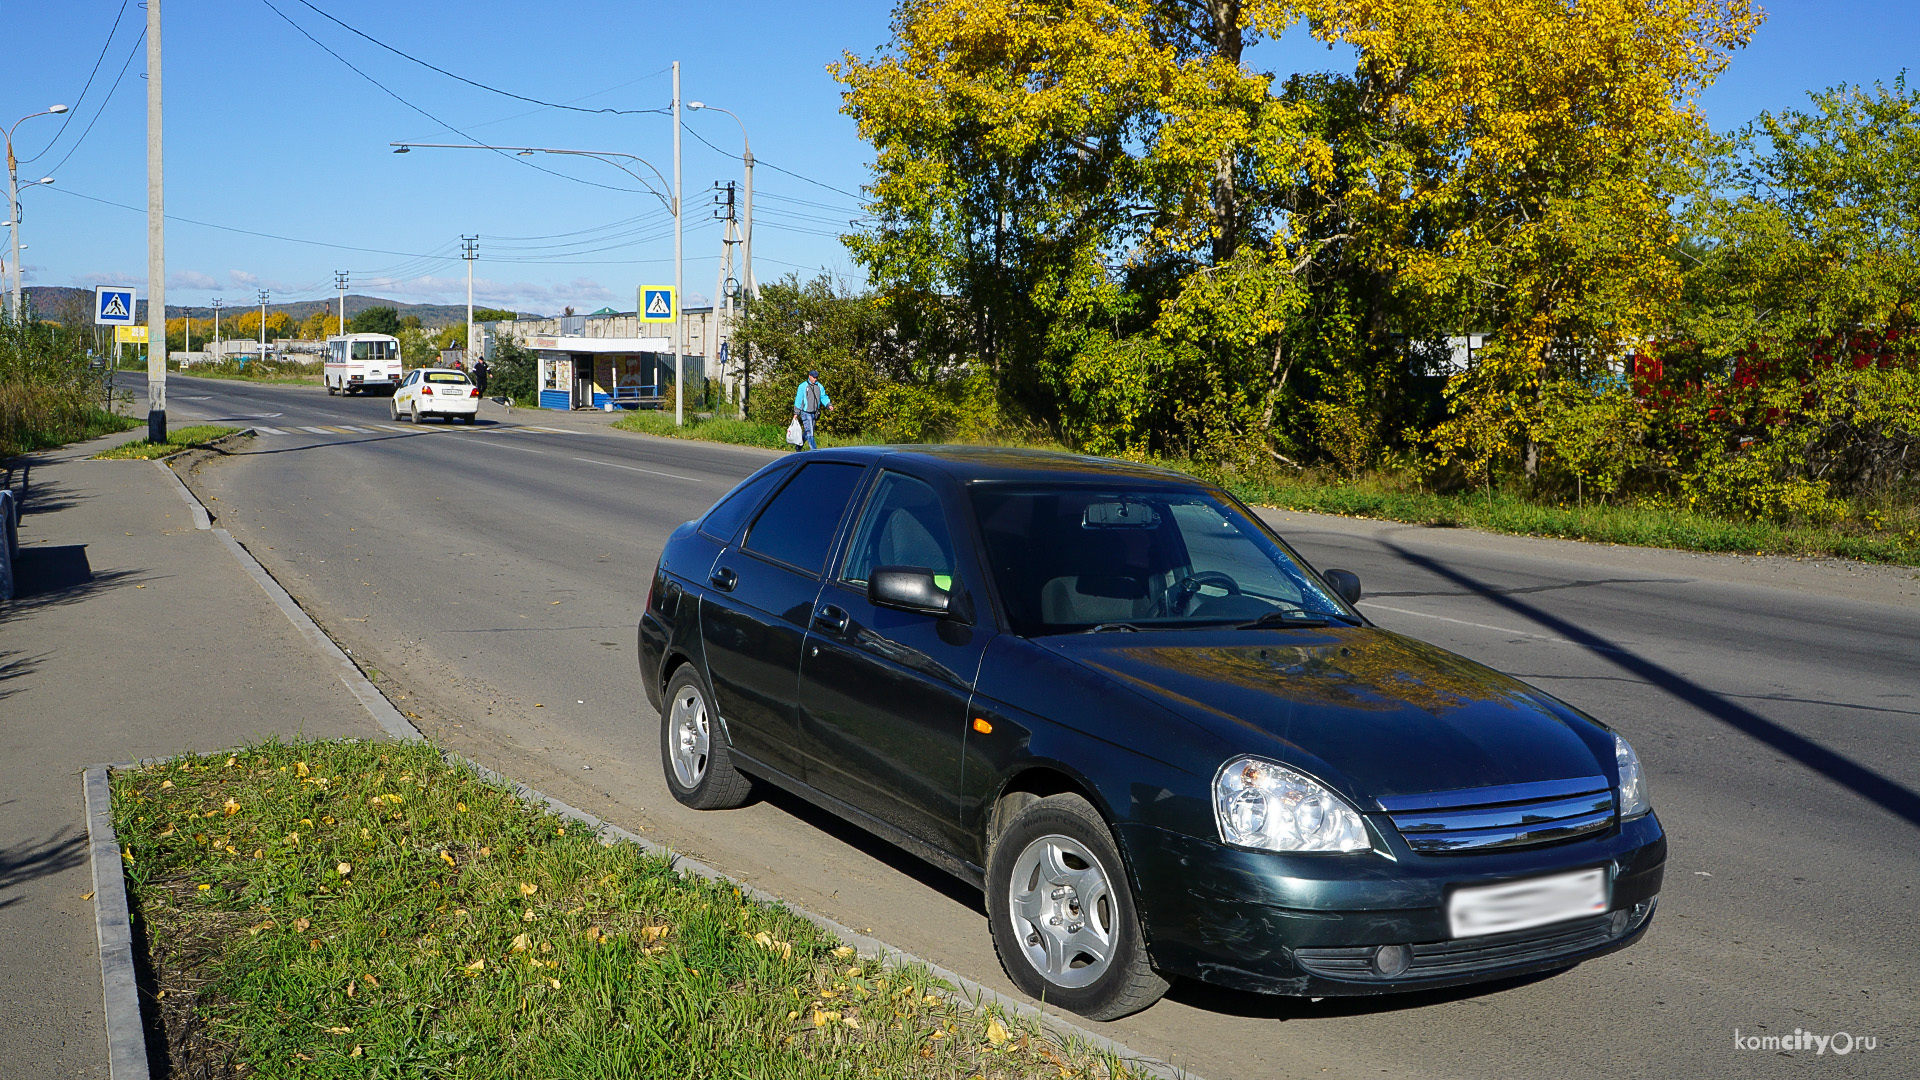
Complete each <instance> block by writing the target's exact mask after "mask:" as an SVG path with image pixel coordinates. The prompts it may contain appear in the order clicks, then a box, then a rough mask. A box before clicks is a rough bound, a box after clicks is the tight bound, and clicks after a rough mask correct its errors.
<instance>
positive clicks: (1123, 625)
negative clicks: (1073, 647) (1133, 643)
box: [1082, 622, 1140, 634]
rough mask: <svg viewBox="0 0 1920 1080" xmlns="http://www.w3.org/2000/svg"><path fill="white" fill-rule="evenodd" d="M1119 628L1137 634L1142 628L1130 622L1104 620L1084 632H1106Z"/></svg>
mask: <svg viewBox="0 0 1920 1080" xmlns="http://www.w3.org/2000/svg"><path fill="white" fill-rule="evenodd" d="M1117 630H1124V631H1126V632H1127V633H1129V634H1137V633H1139V632H1140V628H1139V627H1137V626H1135V625H1133V624H1132V623H1130V622H1103V623H1101V624H1100V625H1098V626H1090V627H1088V628H1087V629H1086V630H1084V631H1082V632H1083V633H1088V634H1105V633H1109V632H1111V631H1117Z"/></svg>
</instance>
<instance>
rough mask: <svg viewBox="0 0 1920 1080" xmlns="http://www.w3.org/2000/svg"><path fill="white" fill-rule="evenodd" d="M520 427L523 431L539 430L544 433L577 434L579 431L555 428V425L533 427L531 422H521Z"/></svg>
mask: <svg viewBox="0 0 1920 1080" xmlns="http://www.w3.org/2000/svg"><path fill="white" fill-rule="evenodd" d="M520 427H521V429H522V430H524V431H539V432H544V433H546V434H548V435H578V434H580V433H579V432H577V431H568V430H567V429H566V428H557V427H534V426H533V425H531V424H522V425H520Z"/></svg>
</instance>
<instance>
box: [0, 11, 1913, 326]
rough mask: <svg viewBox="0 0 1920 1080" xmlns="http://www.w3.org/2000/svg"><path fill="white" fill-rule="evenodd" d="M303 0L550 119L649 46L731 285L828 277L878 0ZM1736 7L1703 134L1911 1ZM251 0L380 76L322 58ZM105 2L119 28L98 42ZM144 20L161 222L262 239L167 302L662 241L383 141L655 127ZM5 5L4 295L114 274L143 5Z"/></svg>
mask: <svg viewBox="0 0 1920 1080" xmlns="http://www.w3.org/2000/svg"><path fill="white" fill-rule="evenodd" d="M312 3H313V4H314V5H315V7H318V8H319V9H321V10H324V11H325V12H327V13H328V14H330V15H332V16H334V17H335V18H337V19H339V20H341V21H342V22H344V23H346V24H348V25H350V26H352V27H354V28H355V29H358V30H360V31H363V32H365V33H366V34H368V35H371V36H372V37H375V38H378V39H380V40H381V41H383V42H385V43H387V44H389V45H392V46H393V47H395V48H398V49H401V50H403V51H405V52H408V53H411V54H413V55H415V56H418V57H420V58H421V59H424V60H426V61H428V62H430V63H432V64H435V65H437V66H439V67H442V68H445V69H447V70H448V71H451V72H454V73H455V74H458V75H461V76H464V77H465V78H468V79H472V80H474V81H475V82H480V83H485V84H488V85H490V86H493V87H497V88H500V89H502V90H507V91H511V92H513V93H516V94H520V95H524V96H527V97H532V98H538V99H541V100H544V101H549V102H559V103H570V104H574V105H576V106H578V107H580V108H596V109H597V108H610V109H639V110H646V109H656V108H663V107H665V106H666V104H667V102H668V100H669V97H670V79H669V75H668V73H667V68H668V66H669V64H670V63H671V62H672V61H674V60H679V61H680V62H681V88H682V96H683V97H684V98H685V99H686V100H690V101H694V100H698V101H705V102H709V103H711V104H714V105H719V106H724V107H726V108H729V109H732V110H734V111H735V112H737V113H738V114H739V115H740V118H741V120H742V121H744V122H745V124H746V125H747V132H748V134H750V135H751V136H752V138H753V148H754V153H755V155H756V157H758V158H759V159H760V162H761V164H762V167H761V168H760V169H758V170H756V172H755V191H756V207H755V212H756V217H757V219H758V220H757V224H756V227H755V231H754V248H755V251H754V255H755V263H756V273H757V276H758V277H759V279H760V280H761V281H762V282H766V281H769V280H772V279H774V278H777V277H779V276H780V275H782V274H784V273H786V272H788V271H791V270H798V271H800V272H802V273H803V274H808V275H810V274H812V273H813V272H816V271H817V270H819V269H822V268H824V269H827V270H830V271H834V272H836V273H842V274H845V275H847V276H849V277H853V278H857V277H858V273H857V270H856V269H855V268H854V267H853V266H852V264H851V262H850V261H849V260H848V259H847V257H846V254H845V252H844V250H843V249H842V248H841V246H840V244H839V242H838V241H837V240H836V239H834V237H835V236H836V235H837V234H838V233H839V232H841V231H844V230H845V228H846V225H847V222H848V221H849V219H851V218H853V217H856V216H857V215H858V214H859V207H858V204H857V199H856V198H855V197H854V195H853V193H857V192H858V190H859V186H860V184H861V183H862V182H863V181H864V180H865V179H866V177H867V170H866V166H867V163H868V162H869V161H870V159H871V155H870V153H869V152H868V149H867V147H866V146H865V145H864V144H862V143H861V142H860V141H859V139H858V138H857V137H856V135H855V132H854V128H853V124H852V122H851V121H850V120H849V119H847V118H846V117H845V116H843V115H841V114H840V112H839V106H840V98H839V87H838V86H837V84H835V83H834V82H833V80H832V78H831V77H830V76H829V75H828V74H827V71H826V67H827V65H828V64H830V63H831V62H833V61H834V60H836V59H838V57H839V56H840V54H841V53H842V52H843V51H846V50H851V51H853V52H855V53H857V54H860V55H870V54H871V53H873V52H874V51H875V50H876V49H878V48H879V47H880V46H881V45H883V44H884V43H885V40H886V37H887V30H888V26H887V23H888V17H889V14H890V11H891V5H890V4H888V3H884V2H878V0H841V2H836V3H831V4H793V3H785V4H773V3H762V2H758V0H735V2H733V3H729V4H724V5H722V4H710V5H697V6H679V5H674V6H668V5H661V4H653V3H632V2H628V3H618V2H602V0H577V2H571V3H567V4H555V5H529V4H510V3H504V2H499V0H466V2H462V3H452V2H447V0H412V2H400V3H391V2H389V3H384V4H382V3H374V2H371V0H312ZM270 5H271V6H270ZM1765 7H1766V10H1767V12H1768V16H1769V17H1768V20H1767V22H1766V24H1765V25H1763V26H1762V27H1761V29H1760V32H1759V34H1758V35H1757V36H1756V38H1755V41H1754V43H1753V45H1752V46H1751V47H1749V48H1748V49H1746V50H1744V51H1743V52H1741V53H1739V54H1737V55H1736V56H1735V57H1734V60H1733V64H1732V66H1731V67H1730V68H1729V70H1728V72H1727V73H1726V75H1724V76H1723V77H1722V79H1721V80H1720V82H1719V83H1718V84H1717V85H1716V86H1714V87H1713V88H1712V89H1711V90H1709V91H1708V93H1707V94H1706V95H1705V98H1704V99H1703V106H1704V108H1705V110H1706V113H1707V115H1708V118H1709V119H1710V120H1711V121H1712V123H1713V125H1714V126H1715V127H1716V128H1719V129H1723V130H1724V129H1728V128H1732V127H1736V126H1738V125H1739V124H1741V123H1744V122H1745V121H1747V120H1749V119H1751V118H1752V117H1753V116H1754V115H1755V114H1756V113H1758V112H1760V111H1761V110H1763V109H1780V108H1787V107H1794V106H1796V105H1800V104H1802V103H1804V102H1805V100H1806V94H1807V92H1808V91H1810V90H1815V89H1819V88H1823V87H1826V86H1830V85H1833V84H1835V83H1839V82H1872V81H1874V80H1876V79H1880V80H1891V79H1892V78H1893V77H1894V76H1895V75H1896V74H1898V73H1899V71H1900V70H1901V69H1902V67H1903V65H1905V64H1907V63H1910V62H1911V58H1912V57H1914V56H1916V55H1920V15H1917V14H1916V10H1915V8H1914V7H1913V6H1912V5H1911V3H1910V2H1908V3H1902V2H1897V0H1827V2H1813V0H1791V2H1789V0H1777V2H1775V3H1771V4H1767V5H1765ZM275 8H277V9H278V10H279V11H280V12H284V13H285V15H286V16H287V18H290V19H291V20H292V21H293V22H294V23H297V24H299V25H300V27H302V28H304V29H305V30H306V32H307V33H310V34H312V35H313V36H314V37H315V38H318V39H319V40H320V41H321V42H323V43H324V44H325V45H326V46H328V47H330V48H331V49H332V50H333V51H334V52H337V53H338V54H339V55H340V56H341V57H344V58H345V60H346V61H347V62H350V63H351V64H353V65H354V66H355V67H358V68H359V69H360V70H361V71H362V72H365V73H366V75H369V76H372V77H373V78H374V79H376V80H378V81H379V82H380V83H382V84H384V85H385V87H386V88H387V89H388V90H391V91H392V92H393V93H392V94H389V93H387V92H386V91H383V90H382V89H380V88H379V87H376V86H374V85H373V84H372V83H370V82H369V81H368V80H367V79H366V78H364V77H362V75H360V74H356V73H355V72H354V71H353V70H352V69H350V68H349V67H348V66H346V64H344V63H343V62H342V61H341V60H340V59H336V58H335V57H333V56H330V55H328V53H327V52H325V51H323V50H322V49H321V48H320V47H319V46H318V45H316V44H314V42H312V41H310V40H308V39H307V38H306V37H304V36H302V34H301V32H300V30H297V29H295V27H294V26H291V25H289V24H288V22H287V21H286V20H285V19H283V18H282V17H281V15H279V14H276V13H275V10H274V9H275ZM116 15H119V16H120V25H119V29H118V32H117V33H115V34H114V35H113V36H112V38H111V39H110V40H109V37H108V32H109V30H110V29H111V28H112V27H113V26H114V23H115V18H116ZM165 16H166V25H165V45H166V49H167V57H166V69H165V89H166V95H167V132H166V137H167V211H168V213H169V214H170V215H172V216H173V217H174V218H176V219H180V218H185V219H192V222H201V223H209V224H212V225H222V226H226V227H228V228H229V229H239V230H252V231H253V232H258V233H270V234H274V235H275V236H277V237H283V238H287V239H270V238H267V237H262V236H254V235H247V234H245V233H240V232H231V231H223V230H221V229H217V228H211V227H208V224H195V223H192V222H189V221H185V220H171V221H170V222H169V223H168V226H167V266H168V293H167V299H168V301H169V303H171V304H204V303H206V302H207V301H208V300H209V299H210V298H212V297H215V296H219V297H222V298H224V299H225V301H226V302H227V303H228V304H230V305H240V304H249V303H251V302H252V301H253V299H254V297H255V296H256V294H257V290H259V289H262V288H265V289H269V290H271V291H272V293H273V298H274V300H275V302H285V301H292V300H310V299H321V298H324V297H328V296H331V295H332V293H333V272H334V271H335V270H348V271H350V272H351V273H352V276H353V277H352V280H353V286H352V287H353V291H355V292H361V293H372V294H377V295H382V296H387V297H391V298H394V299H399V300H407V301H413V302H429V303H452V302H460V301H463V300H464V298H465V278H464V273H465V268H464V266H463V265H462V263H461V261H460V258H459V237H460V236H461V235H462V234H475V233H477V234H479V235H480V238H481V239H480V261H479V262H478V263H477V264H476V266H475V282H476V286H475V294H476V300H477V301H478V302H480V303H483V304H488V305H494V306H503V307H515V308H519V309H521V310H529V311H541V312H557V311H559V310H560V309H561V308H562V307H563V306H567V305H571V306H573V307H575V308H576V309H578V310H582V311H586V310H592V309H595V308H598V307H601V306H603V305H611V306H613V307H616V308H629V309H630V308H631V306H632V303H633V290H634V287H635V286H636V285H639V284H642V283H649V284H651V283H664V282H670V281H671V279H672V255H673V243H672V235H671V230H670V222H669V221H668V219H667V218H666V215H665V213H664V211H663V209H662V207H661V205H660V203H659V202H658V200H656V199H655V198H653V197H652V196H650V195H647V194H645V193H644V192H639V191H621V190H609V189H608V188H607V187H598V186H593V185H594V184H601V185H611V186H612V187H614V188H621V187H625V188H636V187H637V185H636V184H634V182H633V181H632V180H631V179H630V178H629V177H627V176H625V175H624V174H622V173H620V172H618V171H616V170H614V169H613V168H611V167H610V166H607V165H604V164H601V163H599V162H595V161H581V160H572V161H570V160H568V159H560V158H554V157H550V156H543V157H538V158H519V157H505V156H500V155H495V154H490V153H486V152H484V151H462V150H417V151H414V152H412V153H409V154H404V155H396V154H393V153H392V152H391V151H390V148H389V147H388V145H387V144H388V143H389V142H392V141H395V140H418V141H424V142H467V141H470V140H469V138H468V136H471V137H472V139H473V140H478V141H485V142H490V143H493V144H495V145H528V146H551V147H563V148H577V149H586V150H610V151H620V152H624V153H631V154H638V155H640V156H642V157H644V158H646V159H647V160H648V161H650V162H652V163H653V164H654V165H656V166H658V167H659V169H660V170H661V171H662V172H669V171H670V168H671V163H672V125H671V122H670V121H669V119H668V118H667V117H665V116H662V115H658V114H651V113H643V114H639V115H615V114H589V113H579V112H570V111H565V110H558V109H551V108H541V107H539V106H537V105H533V104H529V103H527V102H524V101H517V100H514V99H512V98H509V97H504V96H501V95H497V94H493V93H489V92H487V91H484V90H481V89H476V88H474V87H472V86H468V85H464V84H462V83H459V82H457V81H455V80H453V79H450V78H448V77H447V76H445V75H441V74H437V73H435V72H432V71H429V70H427V69H425V68H423V67H420V66H418V65H415V64H413V63H411V62H409V61H407V60H404V59H402V58H400V57H398V56H395V55H394V54H392V53H390V52H386V51H383V50H382V49H380V48H379V47H378V46H377V45H374V44H371V43H369V42H367V41H365V40H363V39H361V38H358V37H355V36H354V35H353V34H352V33H350V32H349V31H347V30H345V29H342V28H341V27H340V26H338V25H336V24H333V23H331V22H328V21H327V20H326V19H325V18H324V17H323V16H321V15H319V14H317V13H316V12H315V11H314V9H313V8H310V7H307V6H305V4H304V3H303V0H203V2H199V3H191V2H186V0H167V6H166V8H165ZM8 17H9V27H8V38H9V46H10V47H9V53H10V56H9V71H8V76H7V78H6V80H5V82H4V84H0V123H6V124H11V123H12V121H13V120H14V119H15V118H17V117H20V116H22V115H24V114H26V113H29V112H33V111H36V110H38V109H43V108H45V107H46V106H47V105H49V104H52V103H54V102H62V103H66V104H69V105H74V106H75V108H74V110H73V111H72V112H70V113H69V114H67V116H66V117H39V118H35V119H32V120H28V121H27V122H25V123H24V124H21V125H20V126H19V128H18V130H17V133H16V136H15V148H16V151H17V152H18V154H19V156H20V158H21V161H22V164H21V167H20V175H21V179H22V182H23V184H24V183H25V182H27V181H29V180H33V179H37V178H39V177H41V176H45V175H48V174H49V172H51V173H52V175H53V176H54V177H55V178H56V181H57V182H56V184H55V185H54V187H53V188H52V189H36V190H31V191H26V192H23V195H22V202H23V204H24V205H25V208H26V209H25V213H24V215H23V217H24V231H23V233H22V239H23V241H24V242H25V243H26V244H28V245H29V250H27V251H26V252H24V253H23V254H24V258H23V259H22V262H23V263H24V264H25V266H26V268H27V278H28V284H45V285H82V286H90V285H93V284H96V283H136V284H137V283H143V282H144V281H145V279H146V231H145V218H144V214H143V213H138V212H134V211H130V210H127V209H123V208H120V207H116V206H111V205H105V204H103V203H102V202H97V201H91V200H89V199H86V198H81V197H80V196H91V197H92V199H95V200H106V201H107V202H110V203H121V204H125V205H126V206H131V207H136V208H142V207H144V205H145V199H146V180H145V175H146V170H145V157H144V155H145V142H144V139H145V92H146V84H145V82H144V81H143V79H142V75H141V73H142V72H143V71H144V69H145V64H144V50H141V51H139V52H136V51H135V44H136V41H137V39H138V36H139V34H140V31H141V29H142V28H143V26H144V20H145V11H144V9H143V8H141V6H140V5H139V3H138V0H126V2H125V3H124V4H123V3H122V0H67V2H64V3H60V4H32V5H26V4H19V5H12V7H11V10H9V12H8ZM1297 38H1298V40H1294V39H1289V40H1287V41H1283V42H1281V43H1278V44H1274V45H1269V46H1264V47H1262V48H1261V49H1260V50H1258V51H1257V53H1256V54H1255V56H1256V58H1257V59H1258V61H1259V62H1260V63H1262V64H1267V65H1271V66H1273V67H1274V68H1276V69H1279V70H1282V71H1285V70H1293V69H1309V68H1325V67H1328V66H1330V65H1331V64H1333V63H1335V62H1336V61H1335V59H1334V58H1333V57H1331V56H1330V55H1329V54H1328V52H1327V50H1326V49H1325V47H1324V46H1317V45H1315V44H1314V43H1312V42H1311V41H1310V40H1307V39H1305V35H1304V34H1301V35H1297ZM103 45H104V46H105V48H104V49H103ZM129 59H130V60H131V62H130V63H129ZM96 60H98V61H99V68H98V72H97V73H95V74H94V75H93V76H92V84H91V86H90V87H88V88H87V89H86V92H85V96H84V98H82V95H81V91H82V87H83V85H86V84H87V82H88V77H89V73H90V72H92V71H93V70H94V66H95V63H96ZM123 65H124V71H125V74H124V76H122V75H121V72H122V70H123ZM116 78H118V80H119V85H118V88H117V89H115V90H114V91H113V93H112V96H111V98H109V97H108V94H107V92H108V89H109V88H110V87H112V86H113V85H114V82H115V80H116ZM393 95H398V98H396V97H395V96H393ZM399 99H404V102H403V101H402V100H399ZM430 117H431V118H430ZM687 124H688V134H687V136H686V138H685V140H684V144H683V149H684V166H683V175H684V183H685V190H686V204H687V218H686V220H687V225H686V231H685V234H686V289H687V293H688V294H689V295H688V299H689V302H699V301H700V300H702V299H703V298H705V297H706V296H708V295H710V294H711V293H712V292H713V287H714V275H715V272H716V269H717V266H718V260H717V255H718V252H719V248H720V232H719V227H718V224H717V223H716V222H714V221H713V220H712V218H711V217H710V216H709V214H708V213H707V211H708V209H709V208H710V207H709V205H708V199H709V195H710V189H711V185H712V184H713V182H714V181H716V180H721V181H724V180H728V179H734V180H737V179H738V178H739V175H740V165H739V162H738V161H737V160H735V159H733V158H730V157H727V156H725V155H724V154H722V153H721V152H719V151H718V150H715V149H712V148H709V147H708V146H706V145H703V144H702V142H701V141H700V139H699V138H696V137H695V133H697V134H698V135H700V136H704V137H705V138H706V139H707V140H709V141H710V142H711V143H713V145H714V146H715V147H718V148H720V149H721V150H724V151H726V152H727V153H731V154H738V152H739V148H740V137H741V133H740V128H739V127H738V126H736V125H735V124H734V122H733V121H732V120H730V119H728V118H727V117H725V116H723V115H719V114H716V113H712V112H704V113H689V114H687ZM449 126H450V127H451V128H453V129H457V130H449V129H448V128H449ZM89 129H90V130H89ZM462 133H464V134H462ZM83 135H84V137H83ZM49 140H52V142H51V145H49ZM531 164H538V165H540V166H543V167H546V168H550V169H553V170H554V171H555V172H559V173H563V174H565V175H564V176H555V175H551V174H549V173H543V172H539V171H537V170H535V169H534V168H531V167H529V166H530V165H531ZM776 167H777V168H778V169H784V170H788V171H787V172H781V171H777V170H776ZM793 174H798V175H793ZM567 177H572V178H574V179H568V178H567ZM803 178H804V179H803ZM580 181H589V182H591V183H583V182H580ZM296 240H298V241H309V242H308V243H299V242H294V241H296ZM323 244H332V245H338V246H337V247H326V246H321V245H323Z"/></svg>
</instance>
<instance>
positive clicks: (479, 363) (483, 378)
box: [473, 356, 487, 397]
mask: <svg viewBox="0 0 1920 1080" xmlns="http://www.w3.org/2000/svg"><path fill="white" fill-rule="evenodd" d="M473 385H475V386H477V387H479V388H480V396H481V397H486V396H487V358H486V357H484V356H483V357H481V358H480V359H478V360H475V361H474V362H473Z"/></svg>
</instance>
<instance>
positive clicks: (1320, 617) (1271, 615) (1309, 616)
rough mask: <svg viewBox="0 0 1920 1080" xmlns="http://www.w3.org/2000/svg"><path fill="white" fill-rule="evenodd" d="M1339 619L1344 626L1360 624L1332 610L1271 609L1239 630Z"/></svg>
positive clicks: (1322, 623) (1319, 623) (1313, 624)
mask: <svg viewBox="0 0 1920 1080" xmlns="http://www.w3.org/2000/svg"><path fill="white" fill-rule="evenodd" d="M1336 621H1338V622H1339V623H1340V624H1341V625H1343V626H1359V625H1360V621H1359V620H1358V619H1354V618H1351V617H1349V616H1346V615H1339V614H1335V613H1334V612H1331V611H1269V612H1267V613H1266V614H1265V615H1262V616H1260V617H1259V618H1257V619H1255V620H1253V621H1252V622H1246V623H1241V624H1240V625H1239V626H1237V627H1235V629H1237V630H1267V629H1271V628H1273V627H1294V626H1297V627H1302V628H1309V629H1310V628H1312V627H1316V626H1327V625H1330V624H1331V623H1333V622H1336Z"/></svg>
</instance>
